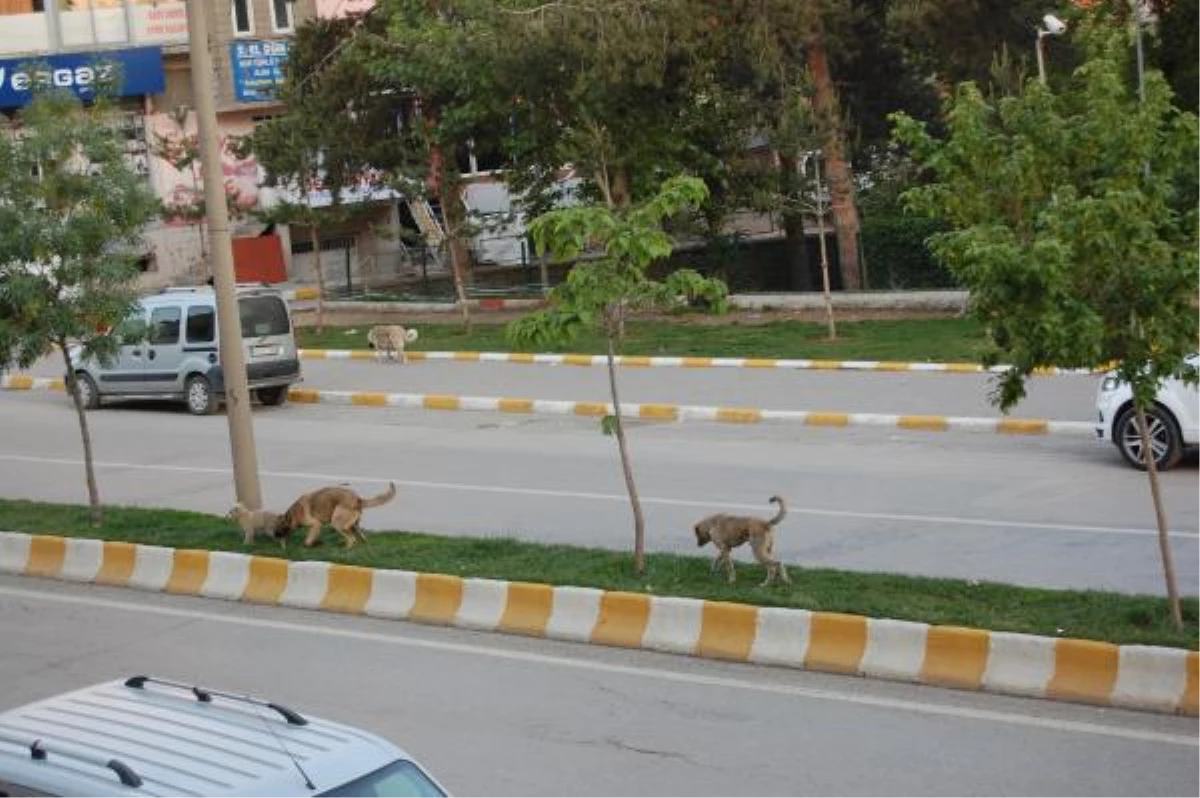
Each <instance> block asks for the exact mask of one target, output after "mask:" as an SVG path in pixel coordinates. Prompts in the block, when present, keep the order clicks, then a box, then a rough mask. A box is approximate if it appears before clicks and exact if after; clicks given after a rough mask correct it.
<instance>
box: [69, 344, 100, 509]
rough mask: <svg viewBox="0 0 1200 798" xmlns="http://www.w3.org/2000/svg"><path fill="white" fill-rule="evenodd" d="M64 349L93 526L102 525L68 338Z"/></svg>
mask: <svg viewBox="0 0 1200 798" xmlns="http://www.w3.org/2000/svg"><path fill="white" fill-rule="evenodd" d="M58 346H59V349H61V350H62V354H63V362H65V363H66V364H67V392H68V393H69V394H70V395H71V403H72V404H74V405H75V416H76V418H78V419H79V434H80V436H81V437H82V438H83V470H84V473H85V474H86V476H87V489H88V507H89V508H90V509H91V515H92V526H100V524H101V522H102V521H103V520H104V519H103V511H102V510H101V507H100V489H99V488H98V487H96V468H95V465H94V464H93V463H92V434H91V433H90V432H88V425H87V412H86V411H84V409H83V402H82V401H80V398H79V381H78V380H76V379H75V367H74V365H73V364H72V363H71V353H70V352H69V351H68V349H67V347H68V343H67V341H66V339H62V340H60V341H59V342H58Z"/></svg>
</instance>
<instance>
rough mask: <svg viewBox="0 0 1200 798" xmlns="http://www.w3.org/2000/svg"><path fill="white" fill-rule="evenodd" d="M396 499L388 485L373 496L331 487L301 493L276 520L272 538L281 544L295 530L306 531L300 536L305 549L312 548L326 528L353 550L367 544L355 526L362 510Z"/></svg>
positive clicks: (394, 492)
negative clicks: (357, 545) (360, 542)
mask: <svg viewBox="0 0 1200 798" xmlns="http://www.w3.org/2000/svg"><path fill="white" fill-rule="evenodd" d="M394 498H396V483H395V482H391V483H389V484H388V489H387V490H385V491H384V492H383V493H380V494H379V495H377V496H365V497H364V496H360V495H358V493H356V492H355V491H353V490H351V489H350V488H347V487H343V486H340V485H339V486H333V487H328V488H318V489H317V490H314V491H310V492H308V493H305V494H304V495H303V496H301V497H300V498H298V499H296V501H294V502H292V506H291V507H289V508H288V509H287V512H286V513H284V514H283V515H282V516H280V517H279V521H278V523H277V524H276V525H275V537H276V538H277V539H279V540H284V539H286V538H287V537H288V535H290V534H291V533H292V532H293V531H295V530H296V529H300V528H301V527H303V528H307V529H308V534H306V535H305V536H304V545H305V546H316V545H317V544H318V543H319V542H320V537H321V527H322V526H324V525H325V524H329V525H330V526H331V527H333V528H334V530H335V531H336V532H337V533H338V534H339V535H341V536H342V542H343V544H344V545H345V547H346V548H347V549H350V548H353V547H354V545H355V544H356V543H358V541H360V540H361V541H362V542H363V543H366V542H367V536H366V535H365V534H363V531H362V527H361V526H359V523H360V522H361V521H362V514H363V510H366V509H367V508H368V507H378V506H379V505H381V504H387V503H388V502H390V501H391V500H392V499H394Z"/></svg>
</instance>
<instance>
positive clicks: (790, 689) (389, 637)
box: [0, 586, 1197, 748]
mask: <svg viewBox="0 0 1200 798" xmlns="http://www.w3.org/2000/svg"><path fill="white" fill-rule="evenodd" d="M0 595H4V596H9V597H12V598H14V599H25V600H27V601H39V600H40V601H48V602H56V603H59V604H71V605H83V606H86V607H89V608H104V609H110V610H118V611H124V612H133V613H145V614H152V615H160V616H164V617H172V618H182V619H187V620H192V621H207V622H210V623H216V624H227V625H232V626H242V627H249V628H257V629H269V630H273V631H279V632H292V633H297V634H301V635H323V636H327V637H336V638H341V639H347V640H360V641H365V642H372V643H384V644H387V645H394V646H405V647H409V648H421V649H426V650H430V651H442V652H448V653H454V654H464V655H469V656H483V657H490V658H492V659H501V660H509V661H513V662H522V663H529V664H534V665H546V666H554V667H560V668H574V669H576V670H583V671H592V672H598V673H609V674H614V675H618V676H626V677H630V678H643V679H655V680H658V681H665V682H674V683H676V684H683V685H689V686H699V687H706V688H708V687H719V688H725V689H733V690H743V691H747V692H755V693H768V694H773V695H783V696H787V697H789V698H799V699H807V700H814V701H827V702H831V703H842V704H853V705H857V706H866V707H873V708H877V709H890V710H897V711H901V712H909V713H915V714H922V715H933V716H941V717H951V718H957V719H960V720H968V721H981V722H991V723H1004V724H1009V725H1013V726H1024V727H1033V728H1039V729H1045V730H1049V731H1056V732H1067V733H1072V734H1090V735H1098V736H1103V737H1115V738H1119V739H1124V740H1137V741H1142V742H1154V743H1165V744H1168V745H1178V746H1184V747H1187V748H1194V747H1196V745H1197V739H1196V737H1195V736H1192V735H1186V734H1173V733H1170V732H1158V731H1150V730H1146V729H1129V728H1121V727H1119V726H1111V725H1105V724H1101V723H1092V722H1088V721H1072V720H1059V719H1052V718H1046V717H1034V716H1028V715H1021V714H1017V713H1015V712H1002V711H997V710H989V709H978V708H974V707H959V706H951V705H946V704H937V703H930V702H925V701H915V700H906V699H899V698H887V697H883V696H870V695H863V694H862V693H861V692H857V691H856V692H842V691H838V690H829V689H818V688H810V687H799V686H795V685H783V684H766V683H763V682H761V681H756V680H750V679H740V678H736V677H732V676H707V675H703V674H696V673H684V672H680V671H673V670H668V669H665V668H656V667H647V666H637V665H618V664H615V663H608V662H597V661H595V660H594V659H591V658H590V656H591V655H590V654H589V653H588V652H589V650H590V649H582V650H581V651H582V653H581V656H580V658H578V659H575V658H571V657H566V656H560V655H553V654H538V653H535V652H531V651H516V650H512V649H505V648H497V647H494V646H485V645H473V644H470V643H453V642H448V641H441V640H428V639H422V638H416V637H405V636H403V634H402V632H401V633H400V634H383V633H380V632H367V631H361V630H356V629H346V628H344V627H343V626H337V627H334V626H326V625H324V624H322V623H320V622H319V620H317V619H318V618H319V617H320V616H313V617H312V619H311V620H306V621H305V623H302V624H301V623H295V622H292V621H279V620H269V619H266V618H249V617H240V616H232V615H230V614H229V607H228V606H225V605H222V612H220V613H216V612H205V611H203V610H187V609H181V608H178V607H162V606H153V605H148V604H146V603H145V602H144V601H143V602H139V603H134V602H126V601H118V600H114V599H104V598H99V597H97V596H90V595H89V596H73V595H64V594H62V593H46V592H42V591H40V590H30V589H25V588H14V587H6V586H0ZM204 601H205V600H198V601H196V602H195V603H203V602H204ZM346 620H348V619H342V620H340V621H339V623H341V624H344V623H345V622H346ZM397 628H398V629H400V630H403V627H402V626H398V627H397ZM564 645H571V644H569V643H566V644H564ZM748 667H754V666H748ZM854 683H855V684H856V685H860V684H861V682H860V681H859V680H857V679H856V680H855V681H854ZM1034 711H1037V712H1044V711H1045V708H1044V706H1043V704H1042V703H1041V702H1039V703H1038V705H1037V709H1036V710H1034ZM1103 711H1107V712H1111V711H1112V710H1103Z"/></svg>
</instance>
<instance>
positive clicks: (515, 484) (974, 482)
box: [0, 366, 1200, 595]
mask: <svg viewBox="0 0 1200 798" xmlns="http://www.w3.org/2000/svg"><path fill="white" fill-rule="evenodd" d="M511 368H512V369H521V368H525V369H526V372H525V373H531V372H533V371H536V369H531V368H529V367H521V366H512V367H511ZM576 373H579V372H576ZM254 418H255V428H256V439H257V447H258V461H259V466H260V471H261V473H262V484H263V494H264V501H265V503H266V505H267V507H269V508H273V509H277V510H282V509H283V508H285V507H286V506H287V505H288V504H289V503H290V502H291V501H292V500H293V499H294V498H295V496H296V495H298V494H299V493H301V492H303V491H305V490H310V489H312V488H313V487H316V486H319V485H320V484H328V483H338V482H343V481H345V482H350V483H352V484H353V485H354V486H355V487H356V488H358V489H359V490H360V491H362V492H364V493H370V492H375V491H378V490H379V489H380V487H381V486H382V484H383V483H384V482H385V481H386V480H395V481H396V482H397V483H398V484H399V487H400V494H399V497H398V499H397V500H396V501H394V502H392V503H391V504H388V505H385V506H383V507H380V508H376V509H372V510H370V511H368V513H367V515H366V518H365V527H366V528H367V529H368V530H370V529H411V530H425V531H430V532H435V533H440V534H451V535H511V536H516V537H519V538H523V539H528V540H536V541H548V542H560V543H572V544H584V545H590V546H599V547H608V548H614V549H626V548H628V547H629V546H630V544H631V538H632V523H631V517H630V511H629V506H628V501H627V498H626V495H625V490H624V484H623V480H622V476H621V470H620V465H619V460H618V457H617V452H616V447H615V444H614V442H613V440H612V439H611V438H606V437H604V436H602V435H601V434H600V433H599V432H598V430H597V425H596V421H595V420H594V419H585V418H574V417H530V416H514V415H506V414H495V413H466V412H459V413H455V412H437V411H406V410H399V409H374V408H350V407H337V406H326V405H316V406H285V407H281V408H258V409H256V411H255V413H254ZM89 420H90V425H91V427H92V434H93V440H94V449H95V453H96V459H97V461H98V463H99V480H100V491H101V496H102V499H103V500H104V501H105V502H107V503H112V504H133V505H143V506H160V507H175V508H180V509H192V510H201V511H206V512H211V513H224V512H225V511H227V510H228V508H229V506H230V505H231V504H232V502H233V498H234V496H233V487H232V479H231V476H230V472H229V463H230V455H229V439H228V425H227V422H226V419H225V418H224V417H223V416H213V417H207V418H197V417H192V416H189V415H187V414H186V412H184V411H183V410H182V408H181V407H178V406H161V405H159V406H151V407H140V406H135V407H128V406H126V407H120V408H117V407H114V408H106V409H103V410H101V411H98V412H95V413H92V414H90V415H89ZM0 424H2V425H3V429H4V434H3V435H2V436H0V496H5V497H21V498H31V499H40V500H45V501H58V502H84V501H86V491H85V488H84V481H83V471H82V468H81V464H80V463H81V454H80V453H81V447H80V443H79V435H78V430H77V427H76V423H75V418H74V415H73V411H72V410H71V408H70V406H69V403H68V400H67V398H66V397H65V396H64V395H63V394H61V393H47V392H33V393H15V392H8V393H4V394H0ZM630 444H631V448H632V452H633V458H634V468H635V471H636V474H637V479H638V485H639V489H640V492H641V496H642V499H643V502H644V505H645V507H646V512H647V539H648V540H647V543H648V546H649V548H650V549H652V550H659V551H676V552H683V553H689V554H696V553H697V552H698V550H697V549H696V547H695V542H694V538H693V536H692V533H691V526H692V524H694V523H695V522H696V521H697V520H698V519H699V518H700V517H702V516H704V515H707V514H708V513H711V512H717V511H733V512H754V513H763V514H765V513H768V512H770V510H771V508H770V507H769V506H768V505H767V499H768V498H769V497H770V496H771V495H772V494H780V495H782V496H784V497H786V498H787V500H788V501H789V504H790V507H791V512H790V516H789V518H788V519H787V520H785V521H784V522H783V525H782V526H781V527H780V534H779V547H778V552H779V554H780V555H781V556H782V558H783V560H784V561H785V562H788V563H792V564H799V565H805V566H824V567H834V568H846V569H854V570H862V571H890V572H900V573H910V574H922V575H930V576H951V577H959V578H965V579H978V580H994V581H1002V582H1010V583H1017V584H1026V585H1039V586H1048V587H1070V588H1096V589H1110V590H1119V591H1124V592H1131V593H1134V592H1142V593H1154V594H1161V592H1162V577H1161V566H1160V562H1159V554H1158V548H1157V543H1156V540H1155V532H1154V516H1153V512H1152V509H1151V504H1150V498H1149V490H1148V487H1147V482H1146V478H1145V476H1144V475H1143V474H1140V473H1138V472H1135V471H1133V470H1131V469H1129V468H1127V467H1125V466H1124V465H1123V464H1122V462H1121V460H1120V459H1119V456H1118V455H1117V453H1116V451H1115V450H1114V449H1113V448H1112V447H1111V446H1102V445H1100V444H1099V443H1096V442H1094V441H1091V440H1088V439H1081V438H1053V437H1049V438H1047V437H1011V436H1000V435H995V434H983V433H946V432H916V431H902V430H892V431H889V430H881V429H867V428H862V429H855V428H850V429H814V428H802V427H788V426H782V425H768V424H763V425H751V426H734V425H719V424H701V423H687V424H659V423H649V422H643V423H636V424H631V425H630ZM1162 484H1163V490H1164V496H1165V499H1166V503H1167V508H1168V518H1169V520H1170V523H1171V529H1172V531H1173V545H1174V551H1175V558H1176V566H1177V569H1178V575H1179V585H1180V589H1181V591H1182V592H1184V593H1185V594H1190V595H1197V594H1198V593H1200V574H1198V565H1200V563H1198V561H1200V556H1198V539H1200V535H1198V531H1197V528H1198V519H1197V515H1198V513H1197V509H1198V508H1197V506H1198V500H1197V493H1198V486H1197V478H1196V466H1195V465H1194V462H1193V463H1191V464H1185V465H1184V466H1182V467H1181V468H1179V469H1177V470H1175V471H1172V472H1169V473H1167V474H1164V475H1163V480H1162ZM214 534H228V535H235V534H237V533H236V532H235V530H234V527H233V526H232V525H228V526H224V525H221V524H218V525H216V526H215V527H214ZM699 553H702V554H708V553H709V552H708V551H707V550H706V551H704V552H699ZM738 558H739V560H741V561H743V562H744V561H746V560H748V558H749V555H748V553H747V552H739V557H738Z"/></svg>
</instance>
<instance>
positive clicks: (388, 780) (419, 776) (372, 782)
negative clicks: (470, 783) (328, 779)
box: [320, 759, 446, 796]
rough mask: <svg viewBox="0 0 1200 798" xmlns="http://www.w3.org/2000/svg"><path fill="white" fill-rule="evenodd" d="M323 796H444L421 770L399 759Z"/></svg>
mask: <svg viewBox="0 0 1200 798" xmlns="http://www.w3.org/2000/svg"><path fill="white" fill-rule="evenodd" d="M320 794H321V795H330V796H337V795H378V796H410V795H412V796H444V795H445V794H446V793H444V792H442V791H441V790H439V789H438V786H437V785H436V784H434V783H433V782H432V781H430V780H429V778H428V777H427V776H426V775H425V774H424V773H422V772H421V769H420V768H419V767H417V766H416V765H414V764H413V763H412V762H409V761H408V760H407V759H397V760H396V761H395V762H392V763H391V764H390V765H384V766H383V767H381V768H380V769H379V770H376V771H374V772H373V773H368V774H367V775H365V776H360V777H359V778H357V779H355V780H354V781H351V782H347V783H346V784H343V785H342V786H341V787H337V788H335V789H332V790H329V791H327V792H323V793H320Z"/></svg>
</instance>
